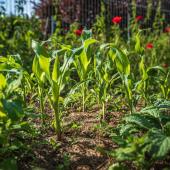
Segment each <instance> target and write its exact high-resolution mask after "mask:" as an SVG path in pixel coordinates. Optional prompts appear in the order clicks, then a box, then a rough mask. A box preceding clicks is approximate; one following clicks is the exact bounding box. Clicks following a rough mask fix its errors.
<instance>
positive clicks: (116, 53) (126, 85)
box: [101, 44, 134, 113]
mask: <svg viewBox="0 0 170 170" xmlns="http://www.w3.org/2000/svg"><path fill="white" fill-rule="evenodd" d="M101 48H102V49H103V50H105V49H107V50H108V55H109V56H110V58H111V59H112V61H113V62H115V64H116V68H117V71H118V73H119V75H120V78H121V80H122V84H123V90H124V92H125V95H126V98H127V101H128V105H129V108H130V112H131V113H132V112H133V109H134V107H133V98H132V78H131V72H130V61H129V59H128V56H127V54H126V52H125V51H123V50H121V49H118V48H115V47H114V45H113V44H104V45H102V46H101Z"/></svg>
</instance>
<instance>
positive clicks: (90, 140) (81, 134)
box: [20, 111, 120, 170]
mask: <svg viewBox="0 0 170 170" xmlns="http://www.w3.org/2000/svg"><path fill="white" fill-rule="evenodd" d="M97 117H98V113H97V112H95V111H92V112H88V113H82V112H72V113H70V114H69V115H68V116H67V117H65V118H64V122H65V123H64V124H63V125H64V127H65V128H64V131H65V132H64V134H63V138H62V142H57V141H56V136H55V135H54V134H55V133H54V132H53V131H52V130H50V131H48V132H46V134H45V135H44V136H43V138H45V139H46V140H47V141H51V142H52V143H54V144H53V147H52V146H50V145H49V144H44V145H41V146H36V147H35V148H33V150H34V151H33V152H34V153H33V157H34V159H33V158H32V157H30V158H26V159H25V160H22V163H21V164H22V165H21V168H20V169H23V170H25V169H33V170H107V169H108V167H109V165H110V164H111V162H112V160H111V158H109V156H107V155H106V154H102V153H101V152H99V150H98V148H99V147H100V148H104V149H107V150H111V149H114V148H115V146H114V144H113V142H112V141H111V140H110V139H109V138H108V137H107V136H106V135H103V133H101V132H100V131H99V130H98V129H96V128H95V126H96V125H99V120H98V118H97ZM119 117H120V115H119V114H116V113H112V115H111V119H112V121H111V124H116V121H117V119H119ZM40 140H41V139H40ZM29 159H30V160H29Z"/></svg>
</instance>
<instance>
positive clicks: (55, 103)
mask: <svg viewBox="0 0 170 170" xmlns="http://www.w3.org/2000/svg"><path fill="white" fill-rule="evenodd" d="M52 106H53V109H54V116H55V119H54V127H55V130H56V134H57V138H58V140H59V141H60V140H61V133H62V132H61V124H60V110H59V88H58V89H55V88H54V89H53V102H52Z"/></svg>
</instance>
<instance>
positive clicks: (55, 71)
mask: <svg viewBox="0 0 170 170" xmlns="http://www.w3.org/2000/svg"><path fill="white" fill-rule="evenodd" d="M59 76H60V65H59V58H58V55H57V56H56V58H55V62H54V67H53V72H52V79H53V80H54V81H57V80H58V78H59Z"/></svg>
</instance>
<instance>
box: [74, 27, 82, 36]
mask: <svg viewBox="0 0 170 170" xmlns="http://www.w3.org/2000/svg"><path fill="white" fill-rule="evenodd" d="M74 33H75V34H76V35H77V36H81V35H82V33H83V28H80V29H77V30H75V31H74Z"/></svg>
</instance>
